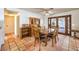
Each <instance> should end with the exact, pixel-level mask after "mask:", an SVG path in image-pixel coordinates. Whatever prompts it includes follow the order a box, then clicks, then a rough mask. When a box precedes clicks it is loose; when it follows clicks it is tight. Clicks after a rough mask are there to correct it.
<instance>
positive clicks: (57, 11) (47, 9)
mask: <svg viewBox="0 0 79 59" xmlns="http://www.w3.org/2000/svg"><path fill="white" fill-rule="evenodd" d="M20 9H23V10H28V11H32V12H36V13H42V12H43V11H51V12H52V13H62V12H68V11H72V10H77V9H79V8H20Z"/></svg>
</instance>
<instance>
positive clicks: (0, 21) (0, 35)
mask: <svg viewBox="0 0 79 59" xmlns="http://www.w3.org/2000/svg"><path fill="white" fill-rule="evenodd" d="M0 27H1V29H0V48H1V45H2V44H3V43H4V9H3V8H0Z"/></svg>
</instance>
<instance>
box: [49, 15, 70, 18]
mask: <svg viewBox="0 0 79 59" xmlns="http://www.w3.org/2000/svg"><path fill="white" fill-rule="evenodd" d="M66 16H71V15H64V16H55V17H48V19H52V18H61V17H66Z"/></svg>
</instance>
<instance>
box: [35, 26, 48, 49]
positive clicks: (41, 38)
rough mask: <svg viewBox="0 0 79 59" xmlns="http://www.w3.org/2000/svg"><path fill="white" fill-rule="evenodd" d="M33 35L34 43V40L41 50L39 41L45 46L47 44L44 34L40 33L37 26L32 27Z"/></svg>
mask: <svg viewBox="0 0 79 59" xmlns="http://www.w3.org/2000/svg"><path fill="white" fill-rule="evenodd" d="M34 37H35V44H36V41H38V42H39V50H41V42H45V46H46V45H47V42H46V35H44V34H41V33H40V28H39V27H35V28H34Z"/></svg>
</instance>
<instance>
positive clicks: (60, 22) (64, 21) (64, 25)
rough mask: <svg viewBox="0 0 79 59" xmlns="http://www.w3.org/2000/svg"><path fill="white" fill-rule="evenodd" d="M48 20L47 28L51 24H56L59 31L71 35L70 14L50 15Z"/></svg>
mask: <svg viewBox="0 0 79 59" xmlns="http://www.w3.org/2000/svg"><path fill="white" fill-rule="evenodd" d="M48 20H49V21H48V22H49V23H48V25H50V26H48V28H49V27H51V26H52V25H54V26H58V32H59V33H61V34H66V35H71V15H66V16H58V17H51V18H49V19H48Z"/></svg>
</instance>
